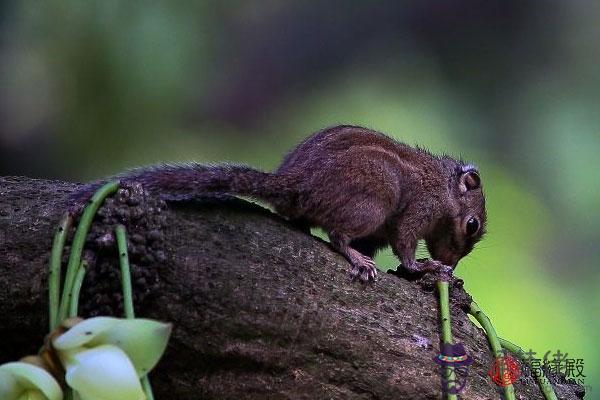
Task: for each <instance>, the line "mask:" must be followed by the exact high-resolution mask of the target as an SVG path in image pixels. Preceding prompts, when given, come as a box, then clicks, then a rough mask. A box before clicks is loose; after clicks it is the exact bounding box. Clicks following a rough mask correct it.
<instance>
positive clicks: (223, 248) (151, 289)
mask: <svg viewBox="0 0 600 400" xmlns="http://www.w3.org/2000/svg"><path fill="white" fill-rule="evenodd" d="M80 187H81V186H80V185H78V184H73V183H64V182H51V181H42V180H33V179H27V178H14V177H11V178H0V244H1V246H0V315H2V318H1V319H0V338H2V340H0V363H3V362H6V361H9V360H15V359H18V358H19V357H20V356H24V355H26V354H30V353H35V352H36V350H37V348H38V347H39V346H40V345H41V343H42V339H43V337H44V335H45V333H46V329H47V328H46V327H47V311H46V309H47V286H46V284H47V278H46V273H47V271H46V269H47V260H48V256H49V252H50V247H51V241H52V236H53V232H54V228H55V227H56V226H57V224H58V221H59V219H60V217H61V215H62V213H63V212H64V210H66V208H67V205H68V204H67V202H68V201H67V197H68V195H69V193H71V192H73V191H74V190H77V189H78V188H80ZM117 222H121V223H125V225H126V226H127V228H128V235H129V239H130V243H129V249H130V251H131V253H132V255H131V258H132V264H133V265H132V274H133V280H134V290H135V291H136V311H137V314H138V316H144V317H150V318H156V319H159V320H163V321H170V322H172V323H173V324H174V331H173V337H172V339H171V342H170V345H169V347H168V350H167V352H166V354H165V357H164V358H163V360H162V361H161V363H160V364H159V366H158V367H157V368H156V369H155V370H154V372H153V373H152V374H151V377H152V382H153V386H154V388H155V394H156V397H157V399H238V400H239V399H260V398H269V399H311V400H312V399H439V398H440V397H441V393H440V388H441V385H440V378H439V371H438V369H437V365H436V364H435V363H434V362H433V361H432V358H433V357H434V356H435V355H436V353H437V352H438V349H439V344H438V340H439V330H438V314H437V313H438V306H437V301H436V296H435V294H434V293H432V292H427V291H424V290H423V289H422V288H421V287H420V286H419V285H417V284H415V283H413V282H409V281H407V280H405V279H402V278H399V277H396V276H394V275H390V274H385V273H381V274H380V276H379V279H378V280H377V282H376V283H375V284H373V285H369V286H364V285H361V284H358V283H352V282H350V281H349V280H348V278H347V275H346V270H347V268H348V263H347V262H346V261H345V260H344V259H343V258H342V257H341V256H340V255H338V254H336V253H335V252H333V251H331V250H330V248H329V247H328V246H327V244H326V243H324V242H323V241H321V240H319V239H317V238H314V237H312V236H310V235H308V234H307V233H305V232H303V231H301V230H300V229H297V228H295V227H293V226H291V225H290V224H289V223H287V222H286V221H284V220H283V219H281V218H280V217H278V216H276V215H274V214H272V213H271V212H269V211H267V210H265V209H263V208H261V207H259V206H256V205H252V204H250V203H247V202H244V201H242V200H237V199H230V198H225V197H223V198H216V199H207V200H205V201H199V202H194V203H186V204H182V203H179V204H168V205H165V204H164V203H162V202H161V201H159V200H157V199H153V198H150V197H148V196H146V195H145V194H144V193H143V191H141V190H140V188H139V187H136V186H135V185H133V186H132V187H129V188H127V189H124V190H121V192H120V193H119V194H118V195H116V196H114V199H112V200H111V201H109V202H108V203H107V204H106V205H105V206H104V207H103V208H102V209H101V211H100V213H99V215H98V217H97V219H96V221H95V226H94V228H93V230H92V232H91V233H90V239H89V240H88V244H87V246H86V247H87V249H88V252H87V254H86V257H88V259H90V260H91V261H92V262H93V263H94V266H92V267H91V269H90V273H89V274H88V276H87V277H86V280H85V282H84V285H85V286H84V290H83V292H82V293H83V298H82V303H81V306H82V310H83V312H84V313H85V314H87V315H93V314H97V313H102V314H106V313H119V312H120V309H119V301H120V295H119V294H118V291H119V290H118V287H119V286H118V274H117V269H116V268H117V259H116V257H115V255H116V251H115V250H114V246H113V241H114V238H113V237H112V234H111V232H112V227H113V226H114V224H115V223H117ZM452 318H453V333H454V337H455V341H457V342H461V343H463V344H464V346H465V348H466V349H467V352H468V354H470V355H471V356H472V357H473V359H474V363H473V365H472V366H471V367H470V371H469V376H468V381H467V387H466V388H465V390H464V391H463V392H462V393H461V396H460V397H461V398H462V399H486V400H487V399H497V398H500V394H499V393H500V392H499V391H498V389H497V388H496V387H495V386H494V384H493V383H492V382H491V380H490V379H489V378H488V377H487V370H488V368H489V366H490V365H491V364H492V358H491V354H490V351H489V348H488V345H487V342H486V339H485V336H484V334H483V332H482V331H481V330H480V329H478V328H477V327H475V326H474V325H473V324H472V323H471V322H470V321H469V319H468V318H467V317H466V315H465V314H464V313H463V312H462V311H461V310H460V309H459V308H458V307H453V309H452ZM556 390H557V392H558V395H559V398H561V399H576V398H579V397H578V396H577V395H576V394H575V392H576V391H577V390H578V389H577V387H575V386H571V385H567V384H562V385H556ZM516 392H517V394H518V396H519V397H518V398H519V399H541V398H542V396H541V394H540V391H539V389H538V388H537V386H536V384H535V382H534V380H533V379H532V378H522V379H520V380H519V381H518V382H517V384H516Z"/></svg>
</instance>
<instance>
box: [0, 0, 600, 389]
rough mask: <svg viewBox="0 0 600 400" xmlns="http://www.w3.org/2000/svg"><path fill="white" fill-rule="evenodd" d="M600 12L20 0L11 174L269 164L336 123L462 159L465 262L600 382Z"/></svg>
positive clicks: (496, 303)
mask: <svg viewBox="0 0 600 400" xmlns="http://www.w3.org/2000/svg"><path fill="white" fill-rule="evenodd" d="M375 4H376V5H375ZM599 20H600V3H597V2H596V3H594V2H566V1H563V2H561V1H547V2H534V1H529V0H525V1H518V0H506V1H499V0H498V1H488V2H479V1H474V0H473V1H468V0H456V1H446V2H438V1H433V0H424V1H418V2H399V1H389V2H383V1H381V2H368V1H337V0H336V1H328V2H319V1H312V0H305V1H302V2H291V1H280V0H264V1H218V2H217V1H200V2H196V3H193V2H183V1H173V2H117V1H85V2H82V1H74V0H72V1H66V0H61V1H58V0H47V1H45V2H36V1H20V2H2V3H1V5H0V30H1V33H2V36H1V38H2V39H1V40H0V173H1V174H2V175H28V176H32V177H42V178H57V179H72V180H90V179H94V178H97V177H101V176H103V175H110V174H113V173H116V172H118V171H121V170H123V169H126V168H130V167H133V166H138V165H143V164H148V163H153V162H159V161H177V160H197V161H201V162H202V161H222V160H231V161H236V162H243V163H248V164H251V165H253V166H257V167H261V168H264V169H271V168H273V167H275V166H276V165H277V163H278V162H279V160H280V159H281V157H282V155H283V154H284V152H286V151H287V150H288V149H290V147H292V146H293V145H294V144H296V143H298V142H299V141H300V140H302V139H303V138H304V137H305V136H307V135H308V134H309V133H311V132H313V131H316V130H318V129H320V128H323V127H326V126H330V125H334V124H338V123H351V124H359V125H364V126H368V127H371V128H374V129H377V130H381V131H384V132H386V133H388V134H390V135H392V136H394V137H396V138H398V139H400V140H402V141H405V142H407V143H409V144H420V145H422V146H425V147H427V148H429V149H431V150H433V151H444V152H449V153H451V154H455V155H457V156H463V157H464V158H465V159H468V160H471V161H472V162H474V163H475V164H477V165H478V166H479V168H480V170H481V173H482V177H483V182H484V187H485V191H486V193H487V198H488V204H489V208H488V213H489V229H488V231H489V233H488V235H487V237H486V238H485V240H484V241H483V242H481V243H480V245H478V247H477V248H476V250H475V251H474V252H473V253H472V254H471V255H470V256H469V257H467V258H466V259H465V260H463V261H462V262H461V263H460V264H459V267H458V270H457V273H458V275H460V276H461V277H463V278H464V279H465V284H466V287H467V289H468V290H469V291H470V292H471V294H472V295H473V296H474V298H475V299H476V300H477V301H478V303H479V305H480V306H481V307H482V308H483V309H484V310H485V311H486V312H487V313H488V314H489V316H490V318H491V319H492V321H493V322H494V323H495V325H496V328H497V330H498V332H499V334H500V335H501V336H503V337H505V338H507V339H509V340H512V341H514V342H516V343H518V344H520V345H521V346H522V347H524V348H532V349H534V350H535V351H537V352H538V356H539V357H542V356H543V354H544V353H545V352H547V351H549V350H551V351H552V353H554V352H556V350H557V349H560V350H561V352H563V353H565V352H566V353H568V354H569V356H568V357H569V358H583V359H584V363H585V364H584V365H585V367H584V374H585V375H586V377H585V384H586V385H590V386H591V389H592V391H591V392H589V394H588V396H587V398H600V395H599V394H598V393H600V347H599V346H598V344H597V342H596V340H597V338H598V331H600V321H599V318H598V310H599V305H600V290H599V289H600V285H599V283H600V269H599V268H597V266H598V264H599V262H600V253H599V252H598V250H597V246H598V243H599V239H600V213H599V212H598V211H599V206H600V181H599V180H598V173H599V172H598V171H599V169H598V167H600V161H599V158H600V155H599V154H598V152H599V151H600V134H599V129H600V128H599V127H600V94H599V93H600V68H599V67H598V65H600V46H599V44H598V43H600V24H599V23H598V21H599ZM377 261H378V264H379V265H380V266H381V267H382V268H383V269H385V268H387V267H395V266H396V264H397V261H396V260H395V259H394V257H392V256H391V253H390V252H387V253H385V254H382V255H380V256H379V257H378V260H377ZM580 379H581V378H580ZM588 390H589V389H588Z"/></svg>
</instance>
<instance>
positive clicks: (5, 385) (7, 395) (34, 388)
mask: <svg viewBox="0 0 600 400" xmlns="http://www.w3.org/2000/svg"><path fill="white" fill-rule="evenodd" d="M6 376H10V378H6ZM5 379H6V380H5ZM10 385H16V386H13V387H12V388H11V387H10ZM15 388H16V389H15ZM15 390H16V392H15ZM36 392H37V393H38V394H40V395H42V397H39V396H38V397H39V398H41V399H44V400H46V399H48V400H62V398H63V393H62V389H61V388H60V386H59V385H58V383H57V382H56V381H55V380H54V378H53V377H52V375H50V374H49V373H48V372H47V371H45V370H43V369H42V368H40V367H36V366H35V365H31V364H27V363H23V362H11V363H7V364H4V365H0V395H1V396H0V398H2V399H20V398H22V396H23V395H27V396H29V395H31V396H34V397H31V398H32V399H35V398H36V397H35V393H36ZM15 393H16V394H15ZM11 396H14V397H11ZM25 398H28V397H25Z"/></svg>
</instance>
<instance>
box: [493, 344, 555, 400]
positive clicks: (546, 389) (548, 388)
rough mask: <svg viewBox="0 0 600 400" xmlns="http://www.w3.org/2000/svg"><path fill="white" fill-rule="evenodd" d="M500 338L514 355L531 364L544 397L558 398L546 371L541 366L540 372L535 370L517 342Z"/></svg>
mask: <svg viewBox="0 0 600 400" xmlns="http://www.w3.org/2000/svg"><path fill="white" fill-rule="evenodd" d="M498 340H500V344H501V345H502V347H503V348H505V349H506V350H508V351H510V352H511V353H513V354H514V355H516V356H517V357H518V358H519V360H521V362H523V363H525V364H527V365H528V366H529V369H530V370H531V373H532V374H533V375H534V376H535V379H536V380H537V382H538V385H539V387H540V390H541V391H542V394H543V395H544V399H546V400H558V398H557V397H556V393H554V388H553V387H552V385H551V384H550V381H549V380H548V379H547V378H546V377H545V376H544V373H543V372H544V371H543V370H542V369H541V368H540V373H539V374H538V373H535V372H534V370H533V366H532V365H531V363H530V362H529V360H528V359H527V356H526V355H525V352H524V351H523V349H522V348H521V347H519V346H517V345H516V344H514V343H511V342H509V341H508V340H505V339H502V338H498Z"/></svg>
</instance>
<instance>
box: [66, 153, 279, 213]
mask: <svg viewBox="0 0 600 400" xmlns="http://www.w3.org/2000/svg"><path fill="white" fill-rule="evenodd" d="M113 179H119V180H121V181H122V182H123V181H130V182H139V183H141V184H142V185H143V187H144V188H145V189H146V190H148V191H149V192H150V193H153V194H156V195H158V196H159V197H161V198H163V199H165V200H172V201H182V200H192V199H194V198H198V197H202V196H203V195H207V194H210V193H227V194H237V195H245V196H251V197H255V198H258V199H262V200H265V201H267V202H271V203H273V202H278V200H283V199H284V198H286V197H287V196H289V195H290V185H289V183H286V182H283V180H284V179H283V178H280V177H279V176H277V175H275V174H271V173H268V172H262V171H258V170H256V169H253V168H250V167H247V166H243V165H235V164H218V165H203V164H197V163H188V164H164V165H157V166H151V167H145V168H139V169H134V170H131V171H129V172H126V173H124V174H121V175H118V176H116V177H115V178H113ZM110 180H111V179H107V180H103V181H101V182H95V183H92V184H90V185H88V186H86V187H85V188H84V189H83V190H82V191H81V192H78V193H75V194H74V195H73V196H72V200H73V203H74V206H75V207H76V208H77V206H82V205H83V204H84V203H85V202H86V201H87V200H88V199H89V198H90V197H91V195H92V194H93V192H94V191H95V190H96V189H97V188H98V187H99V186H100V185H102V184H103V183H105V182H107V181H110Z"/></svg>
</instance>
